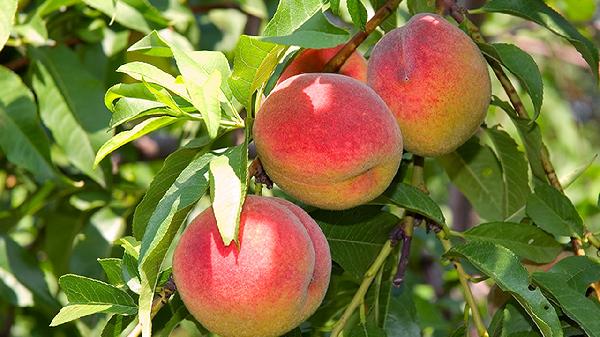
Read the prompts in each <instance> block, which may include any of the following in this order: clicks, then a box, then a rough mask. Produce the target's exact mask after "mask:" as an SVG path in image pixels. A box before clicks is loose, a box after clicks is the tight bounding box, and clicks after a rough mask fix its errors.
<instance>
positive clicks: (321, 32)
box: [260, 11, 349, 48]
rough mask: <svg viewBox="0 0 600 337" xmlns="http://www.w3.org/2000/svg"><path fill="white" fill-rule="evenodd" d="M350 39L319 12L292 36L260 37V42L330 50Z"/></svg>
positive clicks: (345, 32) (346, 33) (291, 34)
mask: <svg viewBox="0 0 600 337" xmlns="http://www.w3.org/2000/svg"><path fill="white" fill-rule="evenodd" d="M348 37H349V35H348V32H347V31H345V30H343V29H340V28H338V27H336V26H334V25H332V24H331V23H330V22H329V20H327V18H326V17H325V15H324V14H323V13H322V12H320V11H318V12H317V13H316V14H315V15H314V16H313V17H312V18H310V19H309V20H307V21H306V22H305V23H304V24H302V26H300V27H298V29H296V30H295V31H293V32H292V33H290V34H288V35H283V36H263V37H260V40H262V41H266V42H272V43H277V44H281V45H286V46H299V47H303V48H330V47H335V46H337V45H340V44H342V43H344V42H346V41H347V40H348Z"/></svg>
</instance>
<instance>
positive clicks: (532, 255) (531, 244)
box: [463, 222, 562, 263]
mask: <svg viewBox="0 0 600 337" xmlns="http://www.w3.org/2000/svg"><path fill="white" fill-rule="evenodd" d="M463 235H464V236H465V238H466V239H467V240H480V241H488V242H492V243H496V244H499V245H502V246H504V247H506V248H508V249H510V250H511V251H512V252H513V253H515V254H517V255H518V256H520V257H522V258H526V259H528V260H531V261H533V262H536V263H548V262H551V261H552V260H554V259H555V258H556V256H557V255H558V253H560V252H561V250H562V245H561V244H560V243H558V242H557V241H556V240H554V237H552V236H551V235H549V234H548V233H546V232H544V231H543V230H541V229H539V228H537V227H535V226H533V225H528V224H524V223H512V222H490V223H484V224H481V225H478V226H476V227H473V228H471V229H469V230H467V231H466V232H463Z"/></svg>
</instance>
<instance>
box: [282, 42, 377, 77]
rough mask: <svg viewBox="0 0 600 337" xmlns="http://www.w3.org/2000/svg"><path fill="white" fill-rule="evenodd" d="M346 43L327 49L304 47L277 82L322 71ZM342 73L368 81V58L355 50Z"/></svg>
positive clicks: (341, 70) (342, 68)
mask: <svg viewBox="0 0 600 337" xmlns="http://www.w3.org/2000/svg"><path fill="white" fill-rule="evenodd" d="M343 46H344V45H339V46H337V47H333V48H325V49H304V50H302V51H300V52H299V53H298V55H296V57H295V58H294V59H293V60H292V61H291V62H290V64H288V66H287V67H286V68H285V70H284V71H283V73H281V76H280V77H279V80H278V81H277V83H278V84H279V83H281V82H283V81H285V80H287V79H288V78H290V77H292V76H294V75H299V74H304V73H320V72H322V71H323V68H325V65H326V64H327V62H329V60H331V59H332V58H333V57H334V56H335V54H337V52H338V51H339V50H340V49H342V47H343ZM339 73H340V74H342V75H346V76H350V77H352V78H354V79H357V80H359V81H361V82H364V83H367V60H365V58H364V57H363V56H362V55H361V54H359V53H358V52H356V51H355V52H353V53H352V55H350V57H349V58H348V60H346V62H345V63H344V65H342V67H341V68H340V71H339Z"/></svg>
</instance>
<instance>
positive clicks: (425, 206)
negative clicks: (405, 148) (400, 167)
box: [370, 183, 446, 224]
mask: <svg viewBox="0 0 600 337" xmlns="http://www.w3.org/2000/svg"><path fill="white" fill-rule="evenodd" d="M370 204H375V205H386V204H387V205H389V204H393V205H396V206H399V207H402V208H404V209H407V210H409V211H412V212H415V213H418V214H421V215H423V216H425V217H427V218H429V219H431V220H433V221H435V222H436V223H438V224H444V223H446V222H445V221H446V220H445V219H444V214H442V210H441V209H440V207H439V206H438V205H437V204H436V203H435V201H433V200H432V199H431V198H430V197H429V196H428V195H427V194H425V193H424V192H423V191H421V190H420V189H418V188H416V187H414V186H411V185H409V184H405V183H398V184H393V185H391V186H390V187H388V189H387V190H386V191H385V192H384V193H383V194H382V195H381V196H379V197H377V198H376V199H375V200H373V201H371V202H370Z"/></svg>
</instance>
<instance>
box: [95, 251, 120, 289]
mask: <svg viewBox="0 0 600 337" xmlns="http://www.w3.org/2000/svg"><path fill="white" fill-rule="evenodd" d="M98 263H100V265H101V266H102V269H104V273H105V274H106V278H107V279H108V283H110V284H112V285H113V286H115V287H118V288H123V287H125V282H124V281H123V277H122V276H121V267H122V260H121V259H116V258H105V259H98Z"/></svg>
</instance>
